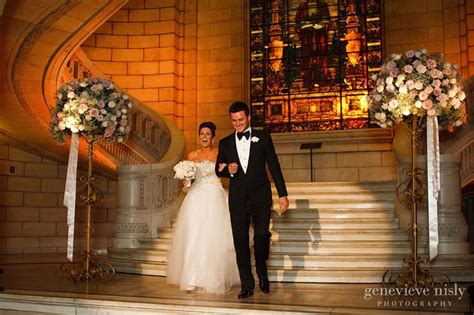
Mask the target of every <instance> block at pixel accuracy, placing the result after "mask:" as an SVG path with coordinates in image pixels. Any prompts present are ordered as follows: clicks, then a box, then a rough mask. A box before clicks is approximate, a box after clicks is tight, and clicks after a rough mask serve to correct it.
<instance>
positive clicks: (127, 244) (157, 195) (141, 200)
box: [113, 164, 182, 248]
mask: <svg viewBox="0 0 474 315" xmlns="http://www.w3.org/2000/svg"><path fill="white" fill-rule="evenodd" d="M173 176H174V172H173V169H172V166H170V165H167V164H165V165H161V164H149V165H129V166H123V167H120V168H119V179H118V209H117V211H118V213H117V217H116V219H115V222H116V231H115V238H114V240H113V247H114V248H138V247H139V242H138V240H139V239H143V238H152V237H157V235H158V229H159V228H160V227H166V226H170V222H171V218H172V216H174V215H175V213H176V211H177V210H178V208H179V205H180V204H181V200H182V198H181V195H180V192H181V191H180V189H179V187H178V182H177V181H176V180H175V179H174V178H173Z"/></svg>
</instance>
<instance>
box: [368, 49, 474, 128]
mask: <svg viewBox="0 0 474 315" xmlns="http://www.w3.org/2000/svg"><path fill="white" fill-rule="evenodd" d="M460 78H461V77H460V74H459V71H458V67H457V65H452V64H450V63H449V62H446V61H445V60H444V58H443V55H442V54H440V53H429V52H428V51H427V50H426V49H421V50H419V51H413V50H409V51H407V52H405V53H404V54H392V55H391V56H390V57H389V58H388V60H387V61H386V62H385V63H384V65H383V66H382V69H381V71H380V72H379V74H377V75H373V76H372V79H373V80H374V81H375V88H374V89H373V91H372V93H371V95H369V97H368V101H369V107H370V112H371V116H372V119H374V120H375V122H376V123H377V124H378V125H379V126H381V127H389V126H392V125H393V124H398V123H400V122H401V121H403V120H405V119H407V118H408V117H409V116H411V115H416V116H420V117H425V116H437V117H438V123H439V127H440V129H446V128H451V127H457V126H459V125H461V124H462V123H463V118H464V116H465V109H464V106H463V100H464V99H465V97H466V95H465V93H464V92H463V91H462V89H461V86H460Z"/></svg>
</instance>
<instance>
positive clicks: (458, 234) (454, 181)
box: [438, 154, 469, 254]
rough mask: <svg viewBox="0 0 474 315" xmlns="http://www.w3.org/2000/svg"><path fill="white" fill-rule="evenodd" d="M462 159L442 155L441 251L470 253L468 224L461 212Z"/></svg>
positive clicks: (443, 252)
mask: <svg viewBox="0 0 474 315" xmlns="http://www.w3.org/2000/svg"><path fill="white" fill-rule="evenodd" d="M459 167H460V160H459V158H458V157H456V156H454V155H450V154H443V155H441V194H440V199H439V212H438V215H439V224H438V226H439V253H440V254H469V243H468V242H467V235H468V226H467V223H466V219H465V218H464V215H463V214H462V212H461V179H460V169H459Z"/></svg>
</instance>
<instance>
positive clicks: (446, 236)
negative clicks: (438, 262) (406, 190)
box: [396, 154, 469, 255]
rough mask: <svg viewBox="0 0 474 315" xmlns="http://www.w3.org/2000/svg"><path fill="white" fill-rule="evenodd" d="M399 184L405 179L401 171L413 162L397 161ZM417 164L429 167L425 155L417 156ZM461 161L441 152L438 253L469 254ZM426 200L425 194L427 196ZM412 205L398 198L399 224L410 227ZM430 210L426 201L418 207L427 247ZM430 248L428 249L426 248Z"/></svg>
mask: <svg viewBox="0 0 474 315" xmlns="http://www.w3.org/2000/svg"><path fill="white" fill-rule="evenodd" d="M397 164H398V174H399V179H398V183H399V184H400V183H402V182H404V180H405V179H406V178H405V175H404V174H403V172H402V170H403V169H404V168H407V167H410V166H411V162H409V161H408V162H406V161H397ZM417 164H418V166H417V167H420V168H426V156H419V157H418V163H417ZM459 165H460V161H459V159H458V158H457V157H456V156H455V155H450V154H442V155H441V191H440V195H439V201H438V228H439V247H438V250H439V254H459V255H461V254H469V244H468V243H467V234H468V226H467V223H466V220H465V218H464V216H463V214H462V212H461V182H460V170H459ZM425 199H426V196H425ZM411 211H412V210H411V208H407V207H405V206H404V205H403V204H402V203H400V202H399V201H398V200H397V202H396V215H397V216H398V217H399V219H400V227H401V228H403V229H406V228H408V226H409V223H410V222H411ZM427 222H428V212H427V205H426V200H425V201H424V202H423V203H422V204H420V206H419V207H418V236H419V239H418V240H419V245H420V246H421V244H423V246H424V247H426V246H427V241H428V230H427ZM426 250H427V249H426Z"/></svg>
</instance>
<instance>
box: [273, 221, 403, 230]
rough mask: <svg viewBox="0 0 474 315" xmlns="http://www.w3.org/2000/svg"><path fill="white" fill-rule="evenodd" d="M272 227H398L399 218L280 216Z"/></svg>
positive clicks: (307, 228)
mask: <svg viewBox="0 0 474 315" xmlns="http://www.w3.org/2000/svg"><path fill="white" fill-rule="evenodd" d="M270 228H271V229H274V230H286V229H305V230H323V229H363V230H365V229H398V219H396V218H391V219H319V220H317V221H312V220H307V219H286V218H278V219H274V220H272V221H271V222H270Z"/></svg>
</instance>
